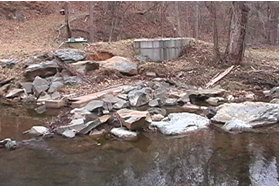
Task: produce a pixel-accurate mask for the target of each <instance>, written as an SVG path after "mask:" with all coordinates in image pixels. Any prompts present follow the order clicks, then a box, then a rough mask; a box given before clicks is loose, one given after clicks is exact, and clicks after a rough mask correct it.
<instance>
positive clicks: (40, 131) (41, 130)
mask: <svg viewBox="0 0 279 186" xmlns="http://www.w3.org/2000/svg"><path fill="white" fill-rule="evenodd" d="M49 133H50V132H49V129H48V128H46V127H44V126H33V127H32V128H31V129H29V130H27V131H25V132H24V134H32V135H36V136H42V135H46V134H49Z"/></svg>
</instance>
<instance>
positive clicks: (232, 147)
mask: <svg viewBox="0 0 279 186" xmlns="http://www.w3.org/2000/svg"><path fill="white" fill-rule="evenodd" d="M0 113H1V115H0V139H3V138H6V137H10V138H13V139H16V140H24V139H29V138H30V137H28V136H25V135H22V132H23V131H25V130H27V129H29V128H30V127H32V126H33V125H44V123H45V122H46V121H49V120H51V118H52V117H55V114H54V115H53V114H52V113H48V114H46V115H44V116H40V115H38V114H35V113H34V112H32V111H28V110H25V109H13V108H10V107H4V106H0ZM278 158H279V135H278V134H276V133H273V134H252V133H246V134H238V135H230V134H225V133H222V132H218V131H214V130H212V129H208V130H202V131H198V132H192V133H189V134H187V135H185V136H181V137H166V136H163V135H162V134H154V133H145V134H144V135H142V136H141V137H140V139H139V140H138V141H137V142H122V141H99V142H96V141H94V140H93V139H91V138H90V137H89V136H87V137H77V138H75V139H65V138H62V137H59V136H55V137H54V138H50V139H46V140H40V139H34V140H31V141H29V142H28V143H27V144H26V145H24V146H21V147H20V148H18V149H17V150H14V151H8V150H6V149H0V185H9V186H10V185H17V186H20V185H24V186H26V185H28V186H31V185H36V186H38V185H40V186H43V185H133V186H136V185H152V186H155V185H156V186H157V185H159V186H160V185H230V186H231V185H261V186H262V185H267V186H273V185H279V181H278V170H279V169H278V165H279V161H278Z"/></svg>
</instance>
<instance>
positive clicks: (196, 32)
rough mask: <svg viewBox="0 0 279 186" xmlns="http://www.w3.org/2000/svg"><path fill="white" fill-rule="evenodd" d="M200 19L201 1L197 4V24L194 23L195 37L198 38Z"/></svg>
mask: <svg viewBox="0 0 279 186" xmlns="http://www.w3.org/2000/svg"><path fill="white" fill-rule="evenodd" d="M199 21H200V8H199V2H196V4H195V25H194V32H193V37H194V38H196V39H198V38H199Z"/></svg>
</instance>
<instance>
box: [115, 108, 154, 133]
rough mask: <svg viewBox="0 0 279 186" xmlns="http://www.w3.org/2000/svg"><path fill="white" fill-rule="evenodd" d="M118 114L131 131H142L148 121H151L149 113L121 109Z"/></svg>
mask: <svg viewBox="0 0 279 186" xmlns="http://www.w3.org/2000/svg"><path fill="white" fill-rule="evenodd" d="M117 114H118V115H119V116H120V118H122V119H123V120H124V125H125V126H126V127H127V128H128V129H130V130H135V129H141V128H143V127H145V126H146V125H147V122H148V121H151V119H150V115H149V113H148V112H147V111H137V110H130V109H121V110H118V111H117Z"/></svg>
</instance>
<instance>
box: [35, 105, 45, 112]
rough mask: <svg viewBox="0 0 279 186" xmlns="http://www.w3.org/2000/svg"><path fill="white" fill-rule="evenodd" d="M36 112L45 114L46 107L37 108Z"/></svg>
mask: <svg viewBox="0 0 279 186" xmlns="http://www.w3.org/2000/svg"><path fill="white" fill-rule="evenodd" d="M35 111H36V112H37V113H38V114H43V113H45V112H46V105H41V106H39V107H37V108H35Z"/></svg>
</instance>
